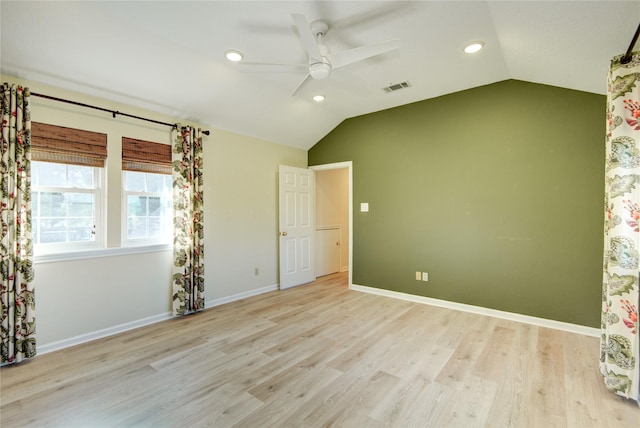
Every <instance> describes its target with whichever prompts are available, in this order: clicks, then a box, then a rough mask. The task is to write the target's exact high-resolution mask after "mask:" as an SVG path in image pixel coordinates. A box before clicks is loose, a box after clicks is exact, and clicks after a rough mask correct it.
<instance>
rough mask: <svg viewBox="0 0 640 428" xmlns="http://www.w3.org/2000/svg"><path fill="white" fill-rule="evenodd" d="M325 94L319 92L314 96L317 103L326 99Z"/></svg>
mask: <svg viewBox="0 0 640 428" xmlns="http://www.w3.org/2000/svg"><path fill="white" fill-rule="evenodd" d="M324 98H325V97H324V95H321V94H318V95H314V96H313V101H315V102H317V103H321V102H323V101H324Z"/></svg>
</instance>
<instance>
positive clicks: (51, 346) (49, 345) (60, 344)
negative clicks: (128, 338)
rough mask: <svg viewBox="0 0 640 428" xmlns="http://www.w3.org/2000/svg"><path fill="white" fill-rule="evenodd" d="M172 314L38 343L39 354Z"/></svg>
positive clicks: (165, 318) (146, 323)
mask: <svg viewBox="0 0 640 428" xmlns="http://www.w3.org/2000/svg"><path fill="white" fill-rule="evenodd" d="M172 316H173V314H172V313H171V312H167V313H164V314H158V315H153V316H150V317H147V318H143V319H140V320H135V321H131V322H128V323H124V324H120V325H116V326H113V327H108V328H104V329H102V330H98V331H93V332H90V333H85V334H81V335H78V336H74V337H70V338H69V339H63V340H58V341H57V342H51V343H45V344H44V345H36V350H37V353H38V355H41V354H46V353H49V352H53V351H58V350H60V349H63V348H68V347H70V346H75V345H80V344H81V343H86V342H91V341H92V340H96V339H102V338H103V337H107V336H112V335H114V334H117V333H122V332H125V331H127V330H133V329H134V328H138V327H142V326H145V325H149V324H154V323H157V322H160V321H164V320H168V319H169V318H171V317H172Z"/></svg>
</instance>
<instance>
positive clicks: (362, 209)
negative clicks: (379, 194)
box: [360, 202, 369, 213]
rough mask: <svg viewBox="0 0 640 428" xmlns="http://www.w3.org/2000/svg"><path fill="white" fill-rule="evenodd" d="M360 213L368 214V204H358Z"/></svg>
mask: <svg viewBox="0 0 640 428" xmlns="http://www.w3.org/2000/svg"><path fill="white" fill-rule="evenodd" d="M360 212H361V213H368V212H369V202H362V203H361V204H360Z"/></svg>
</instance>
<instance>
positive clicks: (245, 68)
mask: <svg viewBox="0 0 640 428" xmlns="http://www.w3.org/2000/svg"><path fill="white" fill-rule="evenodd" d="M292 14H301V15H303V16H304V17H305V18H306V20H307V21H308V22H312V21H314V20H316V19H323V20H325V21H327V23H328V24H329V30H328V31H327V34H326V35H325V37H324V43H325V44H326V45H327V46H328V47H329V48H330V49H331V52H338V51H342V50H346V49H351V48H355V47H359V46H363V45H369V44H373V43H377V42H381V41H385V40H390V39H397V40H399V48H398V49H396V50H393V51H390V52H386V53H383V54H381V55H377V56H375V57H372V58H369V59H366V60H364V61H360V62H358V63H355V64H351V65H348V66H345V67H342V68H340V69H336V70H333V71H332V72H331V74H330V76H329V77H328V78H327V79H325V80H311V81H309V82H308V84H306V85H304V86H303V87H302V88H301V89H300V90H299V91H298V92H296V94H295V95H292V94H293V92H294V91H295V90H296V88H297V87H298V85H299V84H300V82H301V81H302V80H303V79H304V77H305V74H306V71H305V70H304V69H302V70H300V69H296V68H291V67H266V66H249V65H243V64H242V63H240V64H234V63H231V62H229V61H228V60H226V59H225V56H224V53H225V51H226V50H229V49H237V50H240V51H241V52H242V53H243V54H244V61H249V62H268V63H286V64H291V63H295V64H305V63H307V62H308V55H307V53H306V52H305V50H304V48H303V44H302V43H301V38H300V34H299V31H298V29H297V27H296V26H295V24H294V20H293V19H292ZM0 15H1V16H0V17H1V24H2V30H1V31H2V33H1V35H2V40H1V42H2V45H1V48H2V51H1V54H2V59H1V70H2V73H5V74H8V75H11V76H16V77H18V78H24V79H27V80H32V81H36V82H41V83H46V84H50V85H53V86H57V87H61V88H65V89H70V90H74V91H78V92H81V93H85V94H89V95H95V96H99V97H101V98H104V99H107V100H112V101H117V102H122V103H126V104H128V105H132V106H136V107H143V108H147V109H149V110H151V111H156V112H159V113H164V114H169V115H171V116H175V117H178V118H181V119H188V120H195V121H198V122H200V123H203V124H206V125H210V126H213V127H217V128H221V129H226V130H229V131H234V132H237V133H240V134H244V135H249V136H253V137H257V138H261V139H264V140H269V141H273V142H276V143H281V144H286V145H291V146H295V147H299V148H303V149H308V148H310V147H311V146H313V145H314V144H315V143H316V142H317V141H319V140H320V139H321V138H322V137H323V136H325V135H326V134H327V133H329V132H330V131H331V130H332V129H333V128H335V127H336V126H337V125H338V124H340V123H341V122H342V121H343V120H345V119H347V118H350V117H354V116H358V115H362V114H366V113H370V112H374V111H379V110H383V109H387V108H391V107H395V106H399V105H403V104H407V103H411V102H416V101H420V100H424V99H428V98H433V97H437V96H441V95H445V94H448V93H452V92H456V91H460V90H464V89H468V88H472V87H476V86H481V85H486V84H490V83H493V82H497V81H501V80H505V79H519V80H526V81H530V82H536V83H543V84H547V85H553V86H560V87H565V88H569V89H576V90H581V91H588V92H594V93H599V94H604V93H605V91H606V75H607V69H608V65H609V62H610V59H611V58H612V57H613V56H615V55H618V54H621V53H624V52H625V51H626V50H627V48H628V46H629V43H630V41H631V38H632V36H633V34H634V32H635V30H636V28H637V26H638V23H639V21H640V1H614V0H609V1H531V2H528V1H496V2H494V1H409V2H406V1H268V0H267V1H194V2H188V1H144V2H142V1H110V2H107V1H105V2H98V1H91V2H90V1H85V2H64V1H55V2H50V1H44V2H37V1H19V2H18V1H16V2H14V1H6V0H3V1H2V2H0ZM476 40H481V41H484V43H485V48H484V49H483V50H482V51H480V52H478V53H476V54H473V55H468V54H465V53H464V52H463V47H464V46H465V45H466V44H468V43H469V42H471V41H476ZM400 82H409V85H410V86H409V87H408V88H405V89H402V90H398V91H393V92H386V91H384V90H383V89H382V88H384V87H387V86H389V85H392V84H397V83H400ZM315 93H322V94H324V95H325V96H326V100H325V101H324V102H322V103H316V102H314V101H312V100H311V95H313V94H315Z"/></svg>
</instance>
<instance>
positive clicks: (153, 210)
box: [149, 196, 162, 216]
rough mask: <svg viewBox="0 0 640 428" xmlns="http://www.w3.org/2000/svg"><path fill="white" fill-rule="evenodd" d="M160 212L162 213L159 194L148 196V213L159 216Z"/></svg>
mask: <svg viewBox="0 0 640 428" xmlns="http://www.w3.org/2000/svg"><path fill="white" fill-rule="evenodd" d="M161 214H162V205H160V197H159V196H151V197H149V215H150V216H159V215H161Z"/></svg>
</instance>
